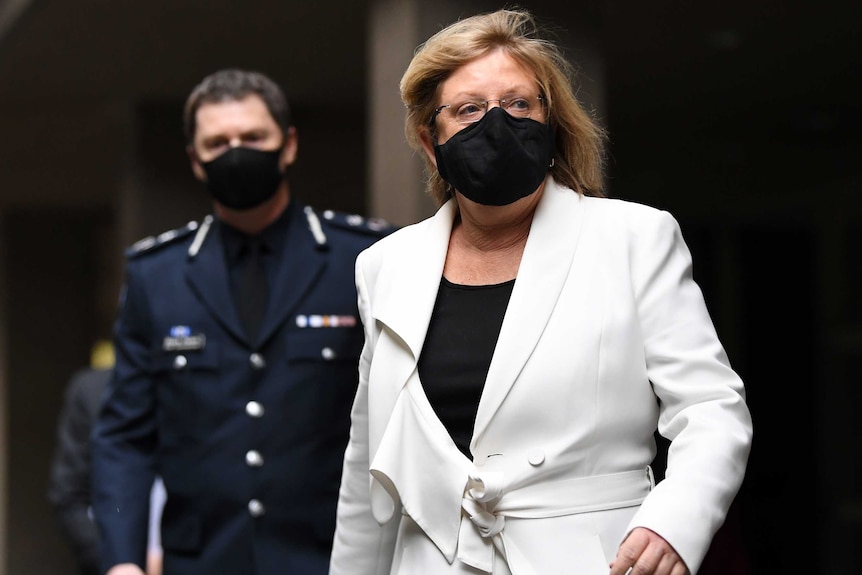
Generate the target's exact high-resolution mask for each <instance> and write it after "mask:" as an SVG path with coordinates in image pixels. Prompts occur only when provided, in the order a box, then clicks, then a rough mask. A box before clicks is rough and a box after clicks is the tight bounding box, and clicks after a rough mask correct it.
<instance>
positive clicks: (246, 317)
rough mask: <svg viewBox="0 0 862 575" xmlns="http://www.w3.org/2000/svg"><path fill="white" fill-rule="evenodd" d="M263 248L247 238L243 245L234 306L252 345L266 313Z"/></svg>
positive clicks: (259, 242)
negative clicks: (235, 305)
mask: <svg viewBox="0 0 862 575" xmlns="http://www.w3.org/2000/svg"><path fill="white" fill-rule="evenodd" d="M263 250H264V246H263V244H262V243H261V241H260V239H259V238H255V237H252V238H247V239H246V240H245V242H244V245H243V251H242V254H243V255H242V259H241V266H242V267H241V268H240V276H239V285H238V288H239V289H238V290H237V294H236V304H237V308H238V310H239V319H240V321H242V325H243V327H244V328H245V334H246V336H248V339H249V341H251V342H252V343H256V342H257V336H258V332H260V324H261V323H262V322H263V316H264V314H265V313H266V302H267V297H268V296H269V293H268V292H269V289H268V285H267V280H266V271H265V270H264V268H263V258H262V256H263Z"/></svg>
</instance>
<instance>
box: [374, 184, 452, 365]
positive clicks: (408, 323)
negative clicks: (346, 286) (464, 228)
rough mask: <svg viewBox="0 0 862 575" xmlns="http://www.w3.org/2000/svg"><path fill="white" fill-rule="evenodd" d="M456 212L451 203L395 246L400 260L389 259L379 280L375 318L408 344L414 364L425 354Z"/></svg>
mask: <svg viewBox="0 0 862 575" xmlns="http://www.w3.org/2000/svg"><path fill="white" fill-rule="evenodd" d="M455 209H456V207H455V202H454V201H452V200H450V201H449V202H448V203H446V204H445V205H443V207H441V208H440V209H439V210H438V211H437V213H436V214H435V215H434V216H433V217H432V218H430V219H428V220H426V221H425V222H424V223H422V224H419V225H417V226H416V228H414V229H413V230H411V232H412V233H413V235H411V236H406V237H405V238H404V239H403V241H402V242H401V243H399V244H397V245H396V246H395V247H394V249H396V250H398V255H397V257H387V258H386V260H384V262H383V264H382V267H381V269H380V273H379V275H378V277H377V281H376V289H375V293H374V301H372V302H371V309H372V315H373V316H374V318H375V319H377V320H378V321H380V322H382V323H383V324H385V325H386V326H387V327H388V328H389V329H390V330H391V331H392V332H393V333H394V334H396V335H397V336H398V337H399V338H400V339H401V340H403V341H404V343H406V344H407V346H408V347H409V348H410V351H411V352H412V355H413V360H414V364H415V362H416V360H418V359H419V354H420V353H421V352H422V345H423V344H424V343H425V335H426V333H427V332H428V322H429V321H430V319H431V312H432V311H433V310H434V302H435V301H436V299H437V291H438V289H439V287H440V281H441V278H442V277H443V265H444V264H445V263H446V252H447V250H448V247H449V236H450V234H451V233H452V221H453V220H454V217H455Z"/></svg>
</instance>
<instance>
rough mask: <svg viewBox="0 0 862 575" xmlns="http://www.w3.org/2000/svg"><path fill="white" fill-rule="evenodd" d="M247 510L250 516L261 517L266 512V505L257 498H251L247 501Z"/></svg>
mask: <svg viewBox="0 0 862 575" xmlns="http://www.w3.org/2000/svg"><path fill="white" fill-rule="evenodd" d="M248 512H249V514H251V516H252V517H261V516H263V514H264V513H266V507H264V506H263V503H261V502H260V501H258V500H257V499H252V500H251V501H249V502H248Z"/></svg>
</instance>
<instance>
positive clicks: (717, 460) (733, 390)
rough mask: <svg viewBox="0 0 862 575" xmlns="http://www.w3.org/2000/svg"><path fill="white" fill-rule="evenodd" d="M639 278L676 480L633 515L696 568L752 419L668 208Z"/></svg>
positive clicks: (738, 469)
mask: <svg viewBox="0 0 862 575" xmlns="http://www.w3.org/2000/svg"><path fill="white" fill-rule="evenodd" d="M635 243H636V244H637V246H636V247H635V248H633V253H634V254H635V256H634V258H633V260H632V274H633V275H632V277H633V280H634V284H635V285H634V288H635V296H636V298H637V302H638V314H639V320H640V324H641V328H642V332H643V338H644V348H645V352H646V361H647V373H648V375H649V379H650V382H651V383H652V385H653V388H654V390H655V393H656V396H657V397H658V399H659V402H660V416H659V432H660V433H661V434H662V435H663V436H665V437H667V438H668V439H670V440H671V446H670V450H669V452H668V466H667V471H666V478H665V480H664V481H662V482H661V483H659V485H657V486H656V488H655V490H654V491H653V492H652V493H651V494H650V495H649V496H648V497H647V499H646V500H645V501H644V503H643V505H642V506H641V508H640V510H639V511H638V513H637V514H636V515H635V517H634V518H633V521H632V523H631V524H630V526H629V530H630V529H633V528H635V527H647V528H649V529H652V530H653V531H655V532H657V533H659V534H660V535H662V537H664V538H665V539H666V540H667V541H668V542H669V543H670V544H671V545H672V546H673V547H674V548H675V549H676V551H677V552H678V553H679V554H680V556H681V557H682V558H683V560H684V561H685V562H686V564H687V566H688V567H689V569H690V571H691V572H692V573H696V572H697V570H698V568H699V566H700V564H701V562H702V560H703V557H704V555H705V554H706V551H707V550H708V548H709V544H710V542H711V540H712V537H713V536H714V534H715V532H716V531H717V530H718V528H719V527H720V526H721V524H722V523H723V521H724V518H725V516H726V514H727V511H728V508H729V507H730V504H731V502H732V500H733V498H734V497H735V495H736V493H737V491H738V489H739V487H740V485H741V483H742V479H743V476H744V474H745V467H746V463H747V460H748V453H749V449H750V445H751V437H752V424H751V416H750V413H749V410H748V408H747V406H746V403H745V395H744V389H743V383H742V381H741V380H740V378H739V376H738V375H737V374H736V373H735V372H734V371H733V370H732V369H731V367H730V364H729V362H728V359H727V356H726V354H725V352H724V349H723V347H722V345H721V343H720V342H719V339H718V336H717V334H716V332H715V329H714V327H713V324H712V321H711V319H710V317H709V314H708V312H707V309H706V305H705V303H704V300H703V296H702V294H701V291H700V288H699V287H698V286H697V284H695V282H694V280H693V278H692V268H691V256H690V254H689V251H688V247H687V246H686V245H685V242H684V241H683V238H682V234H681V232H680V229H679V226H678V224H677V222H676V221H675V220H674V219H673V218H672V217H671V216H670V215H669V214H667V213H666V212H660V213H659V214H658V215H657V216H656V218H655V219H654V220H653V221H651V222H650V223H649V224H647V225H644V226H643V227H642V228H641V230H640V232H639V233H638V234H637V237H636V239H635Z"/></svg>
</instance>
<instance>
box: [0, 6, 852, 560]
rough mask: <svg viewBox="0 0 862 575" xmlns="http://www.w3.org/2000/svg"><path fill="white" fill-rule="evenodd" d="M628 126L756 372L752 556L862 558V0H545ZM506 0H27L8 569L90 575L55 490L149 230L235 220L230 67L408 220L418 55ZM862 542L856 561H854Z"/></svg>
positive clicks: (745, 523)
mask: <svg viewBox="0 0 862 575" xmlns="http://www.w3.org/2000/svg"><path fill="white" fill-rule="evenodd" d="M520 5H521V6H523V7H526V8H529V9H531V10H532V11H533V12H534V13H535V14H536V16H537V17H539V19H540V21H541V22H542V23H544V24H546V25H548V26H550V28H551V29H552V31H553V32H554V33H555V35H556V38H557V40H558V41H560V42H561V43H562V44H563V45H564V46H565V47H566V49H567V51H568V54H569V56H570V57H571V58H572V60H573V61H575V62H576V63H577V64H578V66H579V68H580V71H581V79H580V92H579V95H580V97H581V98H582V100H583V101H584V102H585V103H586V104H587V105H588V106H589V107H590V108H592V109H593V110H595V112H596V115H597V116H598V117H599V119H600V120H601V122H602V123H603V124H604V125H605V126H606V127H607V128H608V130H609V134H610V145H609V152H610V153H609V162H608V191H609V193H610V195H611V196H614V197H619V198H625V199H629V200H634V201H639V202H643V203H647V204H651V205H655V206H658V207H661V208H663V209H667V210H669V211H670V212H672V213H673V214H674V215H675V216H676V217H677V218H678V219H679V220H680V223H681V225H682V229H683V234H684V235H685V237H686V239H687V241H688V242H689V244H690V247H691V249H692V252H693V254H694V262H695V264H694V273H695V279H697V280H698V282H699V283H700V284H701V286H702V287H703V289H704V292H705V295H706V299H707V304H708V306H709V307H710V310H711V312H712V314H713V316H714V320H715V323H716V326H717V329H718V332H719V335H720V336H721V338H722V340H723V342H724V343H725V346H726V347H727V349H728V352H729V355H730V358H731V361H732V363H733V364H734V366H735V367H736V368H737V370H738V371H739V372H740V373H741V375H742V376H743V378H744V379H745V380H746V383H747V390H748V395H749V402H750V405H751V408H752V411H753V415H754V421H755V443H754V448H753V451H752V456H751V461H750V465H749V470H748V474H747V477H746V481H745V484H744V486H743V489H742V491H741V493H740V495H739V497H738V498H737V501H736V502H735V503H734V507H733V512H732V514H731V517H730V518H729V520H728V524H727V525H726V527H725V529H723V530H722V532H721V536H720V538H719V540H718V541H719V543H717V544H716V550H715V552H714V553H713V564H714V565H721V564H722V563H721V561H720V559H722V558H723V559H725V560H726V559H727V557H730V556H733V557H737V558H738V559H739V562H738V563H734V565H736V566H735V567H733V568H729V567H726V565H729V563H727V562H725V563H724V565H725V567H724V570H723V571H718V572H724V573H739V574H743V575H744V574H746V573H756V574H758V575H760V574H772V573H788V572H800V573H823V574H826V573H829V574H830V575H834V574H844V573H846V574H851V573H858V567H857V565H856V563H857V561H856V560H855V558H854V554H853V553H852V551H851V550H852V549H854V548H855V545H857V544H858V541H860V540H862V448H860V445H862V423H860V421H862V417H860V415H862V413H860V412H862V271H860V270H862V266H860V263H859V261H860V256H859V254H860V252H862V194H860V192H862V166H860V158H862V149H860V148H862V137H860V130H862V104H860V102H862V85H860V84H862V81H860V78H862V74H860V70H859V65H858V59H859V54H862V39H860V35H859V34H858V32H857V31H856V29H857V28H858V27H859V25H860V24H862V9H860V4H859V3H858V2H851V1H849V0H847V1H843V2H834V1H825V2H816V3H815V2H786V1H785V2H781V1H778V0H725V1H724V2H721V3H703V2H700V3H688V2H681V1H673V0H653V1H652V2H634V1H627V0H595V1H588V0H580V1H579V0H571V1H569V2H565V3H560V2H556V1H553V0H525V1H523V2H521V3H520ZM501 6H502V4H501V3H492V2H487V1H484V0H473V1H459V2H454V1H451V0H437V1H435V2H431V3H429V2H419V1H418V0H317V1H316V2H313V3H311V2H294V1H283V0H282V1H278V0H248V1H245V2H237V1H235V0H207V1H206V2H205V1H203V0H0V135H2V137H0V575H55V574H56V575H63V574H66V573H71V570H72V567H71V565H72V561H71V556H70V555H69V552H68V550H67V548H66V546H65V543H64V542H63V541H62V540H61V539H60V536H59V532H58V530H57V528H56V525H55V522H54V519H53V516H52V512H51V509H50V508H49V506H48V504H47V502H46V499H45V488H46V485H47V478H48V466H49V459H50V456H51V453H52V450H53V445H54V435H55V424H56V418H57V415H58V412H59V408H60V405H61V401H62V394H63V389H64V387H65V385H66V382H67V380H68V378H69V376H70V375H71V374H72V372H73V371H75V370H76V369H78V368H79V367H81V366H83V365H84V364H86V363H87V361H88V358H89V353H90V347H91V345H92V344H93V342H94V341H95V340H96V339H99V338H104V337H109V336H110V329H111V322H112V320H113V314H114V310H115V302H116V299H117V293H118V291H119V287H120V284H121V281H122V265H123V259H122V253H123V249H124V247H125V246H127V245H129V244H130V243H132V242H133V241H135V240H137V239H139V238H141V237H143V236H146V235H150V234H156V233H159V232H161V231H164V230H166V229H169V228H173V227H177V226H180V225H183V224H185V223H186V222H187V221H189V220H191V219H200V218H201V217H202V216H204V215H205V214H206V213H208V211H209V200H208V197H207V194H206V192H205V191H204V190H203V188H202V187H201V186H200V185H199V184H197V182H195V181H194V179H193V178H192V175H191V171H190V170H189V167H188V162H187V158H186V156H185V152H184V149H183V148H184V141H183V137H182V133H181V122H180V116H181V110H182V104H183V101H184V99H185V97H186V95H187V94H188V92H189V91H190V90H191V88H192V87H193V86H194V85H195V84H196V83H197V82H198V81H199V80H200V79H201V78H203V76H205V75H207V74H208V73H210V72H212V71H214V70H216V69H219V68H223V67H228V66H241V67H247V68H253V69H258V70H261V71H263V72H265V73H267V74H269V75H270V76H272V77H273V78H274V79H275V80H277V81H278V82H279V83H280V84H282V85H283V87H284V88H285V90H286V92H287V94H288V97H289V99H290V101H291V104H292V107H293V109H294V116H295V119H296V124H297V128H298V131H299V136H300V152H299V161H298V163H297V165H296V166H295V167H294V168H293V169H292V171H291V173H290V177H291V181H292V190H293V192H294V194H295V195H297V196H298V197H299V198H301V199H302V200H303V201H306V202H309V203H312V204H313V205H315V206H317V207H319V208H322V209H327V208H331V209H338V210H344V211H348V212H355V213H361V214H366V215H374V216H382V217H385V218H387V219H389V220H391V221H393V222H395V223H397V224H408V223H411V222H413V221H416V220H418V219H420V218H422V217H425V216H427V215H429V214H430V213H432V211H433V207H432V204H431V202H430V201H429V200H428V199H427V198H426V197H424V196H423V192H422V189H423V185H422V174H421V164H420V162H419V159H418V158H416V157H415V156H414V155H413V154H412V153H411V152H410V151H409V150H408V149H407V146H406V144H405V143H404V138H403V116H404V114H403V107H402V105H401V103H400V101H399V98H398V80H399V78H400V76H401V74H402V73H403V71H404V69H405V67H406V65H407V63H408V62H409V60H410V57H411V55H412V53H413V50H414V49H415V47H416V46H417V44H419V42H421V41H422V40H424V39H425V38H427V37H428V36H429V35H430V34H432V33H433V32H435V31H437V30H439V29H440V28H441V27H442V26H444V25H446V24H448V23H449V22H451V21H453V20H454V19H456V18H458V17H460V16H467V15H471V14H473V13H475V12H479V11H486V10H491V9H496V8H499V7H501ZM848 551H851V552H848Z"/></svg>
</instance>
